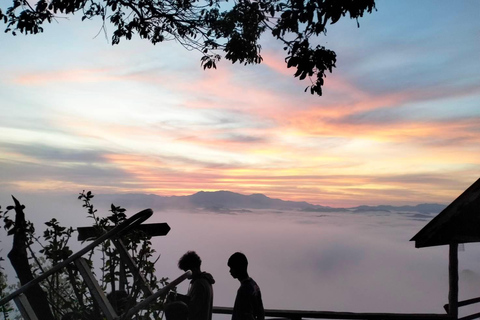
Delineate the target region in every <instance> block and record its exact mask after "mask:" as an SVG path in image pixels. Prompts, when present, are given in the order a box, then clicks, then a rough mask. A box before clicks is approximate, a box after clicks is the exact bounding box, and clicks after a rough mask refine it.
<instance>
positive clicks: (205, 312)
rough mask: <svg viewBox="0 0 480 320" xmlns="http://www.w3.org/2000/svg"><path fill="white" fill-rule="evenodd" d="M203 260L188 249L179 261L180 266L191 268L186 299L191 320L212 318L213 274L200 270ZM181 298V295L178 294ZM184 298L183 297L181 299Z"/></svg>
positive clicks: (185, 268)
mask: <svg viewBox="0 0 480 320" xmlns="http://www.w3.org/2000/svg"><path fill="white" fill-rule="evenodd" d="M201 264H202V260H201V259H200V257H199V256H198V254H196V253H195V251H188V252H187V253H185V254H184V255H183V256H182V257H181V258H180V260H179V261H178V268H180V269H181V270H183V271H187V270H191V271H192V276H191V277H189V279H191V281H190V287H189V289H188V293H187V299H185V300H186V301H185V302H186V303H187V305H188V319H189V320H212V307H213V288H212V284H214V283H215V280H214V279H213V277H212V275H211V274H210V273H207V272H202V271H201V270H200V265H201ZM177 296H178V297H179V298H180V299H181V295H177ZM181 300H183V299H181Z"/></svg>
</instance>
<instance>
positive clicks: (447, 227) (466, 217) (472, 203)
mask: <svg viewBox="0 0 480 320" xmlns="http://www.w3.org/2000/svg"><path fill="white" fill-rule="evenodd" d="M410 241H415V247H416V248H423V247H432V246H441V245H446V244H451V243H466V242H480V179H478V180H477V181H476V182H475V183H474V184H472V185H471V186H470V187H469V188H468V189H467V190H465V191H464V192H463V193H462V194H461V195H460V196H458V198H457V199H455V200H454V201H453V202H452V203H451V204H450V205H449V206H448V207H446V208H445V209H444V210H443V211H442V212H440V213H439V214H438V215H437V216H436V217H435V218H433V219H432V220H431V221H430V222H429V223H428V224H427V225H426V226H425V227H423V229H422V230H420V231H419V232H418V233H417V234H416V235H415V236H414V237H413V238H412V239H411V240H410Z"/></svg>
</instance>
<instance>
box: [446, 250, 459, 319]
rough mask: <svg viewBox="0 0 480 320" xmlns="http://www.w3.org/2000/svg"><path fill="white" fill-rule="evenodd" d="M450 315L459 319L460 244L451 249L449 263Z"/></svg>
mask: <svg viewBox="0 0 480 320" xmlns="http://www.w3.org/2000/svg"><path fill="white" fill-rule="evenodd" d="M448 288H449V290H448V314H449V315H450V316H452V317H453V318H454V319H457V318H458V243H451V244H450V247H449V263H448Z"/></svg>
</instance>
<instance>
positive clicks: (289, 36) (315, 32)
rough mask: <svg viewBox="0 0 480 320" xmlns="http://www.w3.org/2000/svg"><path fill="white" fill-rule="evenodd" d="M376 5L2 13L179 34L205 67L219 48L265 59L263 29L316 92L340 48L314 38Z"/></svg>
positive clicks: (8, 18)
mask: <svg viewBox="0 0 480 320" xmlns="http://www.w3.org/2000/svg"><path fill="white" fill-rule="evenodd" d="M374 9H375V0H236V1H233V3H229V2H227V1H224V0H39V1H37V2H36V4H35V5H31V4H30V2H29V1H28V0H12V4H11V6H10V7H8V8H7V9H6V11H5V12H2V11H1V9H0V19H1V20H3V22H4V23H5V24H6V25H7V28H6V30H5V31H6V32H11V33H12V34H13V35H15V34H16V32H17V31H18V32H21V33H24V34H36V33H39V32H43V28H42V25H43V23H44V22H51V21H52V20H53V19H55V17H57V16H58V15H59V14H61V15H70V14H74V13H77V12H81V14H82V20H85V19H92V18H95V17H100V18H101V19H102V21H103V23H104V25H105V23H106V22H108V23H111V24H112V25H113V26H114V28H115V30H114V31H113V33H112V44H118V43H119V42H120V40H121V39H122V38H123V39H127V40H130V39H131V38H132V37H133V36H134V35H135V34H137V35H138V36H140V38H142V39H147V40H149V41H150V42H151V43H153V44H156V43H159V42H163V41H168V40H176V41H178V42H179V43H180V44H181V45H182V46H184V47H185V48H187V49H189V50H198V51H200V52H201V53H202V55H203V56H202V58H201V62H202V65H203V68H204V69H211V68H216V62H218V61H219V60H220V59H221V56H220V54H219V53H218V51H223V52H224V55H225V58H226V59H227V60H230V61H231V62H232V63H235V62H237V61H238V62H239V63H244V64H257V63H261V61H262V56H261V54H260V52H261V46H260V44H259V40H260V36H261V35H262V34H263V33H264V32H265V31H267V30H268V31H270V32H271V34H272V35H273V36H274V37H275V38H276V39H277V40H279V41H280V42H282V44H283V45H284V50H285V51H286V57H285V62H286V63H287V66H288V67H289V68H290V67H294V68H295V69H296V71H295V73H294V76H295V77H298V78H299V79H300V80H303V79H305V78H306V77H309V78H310V79H311V82H312V84H311V85H310V86H308V87H307V88H306V89H305V91H307V90H308V89H310V92H311V93H312V94H318V95H322V86H323V84H324V78H325V77H326V71H327V70H328V71H329V72H332V69H333V68H334V67H335V64H336V54H335V52H334V51H332V50H329V49H327V48H325V47H323V46H321V45H316V46H314V45H312V42H314V41H313V39H312V37H317V36H319V35H320V34H322V33H323V34H325V33H326V32H327V28H326V26H327V25H328V24H334V23H336V22H337V21H338V20H339V19H340V18H341V17H344V16H346V15H347V14H348V15H349V16H350V18H352V19H357V24H358V18H359V17H362V16H363V14H364V13H365V12H368V13H371V12H372V11H373V10H374Z"/></svg>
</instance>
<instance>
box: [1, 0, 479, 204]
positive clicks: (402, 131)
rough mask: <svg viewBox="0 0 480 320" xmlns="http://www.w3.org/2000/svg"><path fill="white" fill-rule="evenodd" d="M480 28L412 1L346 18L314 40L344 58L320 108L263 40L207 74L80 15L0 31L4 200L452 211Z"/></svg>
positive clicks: (437, 6)
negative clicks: (114, 41)
mask: <svg viewBox="0 0 480 320" xmlns="http://www.w3.org/2000/svg"><path fill="white" fill-rule="evenodd" d="M5 3H8V1H7V2H2V4H1V5H0V7H1V8H5V6H6V4H5ZM479 16H480V2H479V1H477V0H471V1H469V0H462V1H455V2H454V1H440V0H432V1H427V0H423V1H416V0H404V1H377V11H374V12H373V13H372V14H367V15H366V16H364V17H363V18H361V19H360V20H359V23H360V28H357V22H356V21H355V20H351V19H349V18H344V19H341V20H340V21H339V22H338V23H337V24H334V25H331V26H329V27H328V31H327V35H326V36H322V37H320V38H319V39H318V41H319V43H321V44H322V45H325V46H326V47H327V48H329V49H332V50H334V51H335V52H336V53H337V68H335V69H334V71H333V73H332V74H328V75H327V78H326V80H325V86H324V88H323V92H324V93H323V96H322V97H318V96H312V95H310V94H308V93H304V92H303V90H304V89H305V87H306V86H307V85H308V82H306V81H303V82H302V81H299V80H298V79H295V78H294V77H293V71H292V70H289V69H287V68H286V64H285V62H284V56H283V54H284V52H283V50H282V48H281V45H280V44H279V43H276V42H275V41H273V40H272V39H271V38H269V37H268V36H267V37H265V38H263V39H262V48H263V49H262V55H263V58H264V62H263V63H262V64H260V65H255V66H243V65H238V64H233V65H232V64H231V63H230V62H228V61H225V60H222V61H221V62H220V63H219V64H218V68H217V69H216V70H209V71H204V70H203V69H202V68H201V66H200V58H201V56H200V54H198V53H196V52H189V51H187V50H185V49H184V48H183V47H181V46H180V45H179V44H177V43H174V42H168V43H161V44H157V45H156V46H153V45H151V44H150V43H148V42H146V41H142V40H140V39H133V40H131V41H123V42H121V43H120V45H117V46H112V45H111V44H110V43H109V40H108V39H107V38H105V36H104V35H103V34H102V32H101V25H100V22H99V21H87V22H83V23H82V22H80V21H78V19H77V18H79V17H77V18H72V19H62V18H59V19H58V20H57V21H56V22H54V23H52V24H51V25H47V26H45V32H44V33H43V34H38V35H35V36H24V35H17V36H16V37H14V36H12V35H11V34H5V33H3V32H2V33H0V48H1V49H2V63H0V114H1V117H0V181H1V183H0V194H2V195H10V194H14V195H16V194H20V195H23V194H37V195H38V194H68V195H76V194H78V192H81V191H82V190H92V191H93V192H94V193H96V194H101V193H154V194H158V195H189V194H192V193H195V192H197V191H200V190H204V191H215V190H229V191H234V192H239V193H243V194H252V193H263V194H265V195H267V196H270V197H274V198H281V199H284V200H295V201H308V202H311V203H314V204H321V205H330V206H337V207H348V206H356V205H362V204H368V205H376V204H394V205H400V204H418V203H426V202H428V203H433V202H436V203H443V204H448V203H450V202H451V201H452V200H453V199H455V198H456V197H457V196H458V195H459V194H460V193H461V192H462V191H463V190H465V189H466V188H467V187H468V186H470V185H471V184H472V183H473V182H474V181H476V180H477V179H478V178H479V176H480V152H479V151H480V59H479V52H480V19H479ZM2 205H3V203H2Z"/></svg>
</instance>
